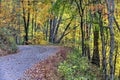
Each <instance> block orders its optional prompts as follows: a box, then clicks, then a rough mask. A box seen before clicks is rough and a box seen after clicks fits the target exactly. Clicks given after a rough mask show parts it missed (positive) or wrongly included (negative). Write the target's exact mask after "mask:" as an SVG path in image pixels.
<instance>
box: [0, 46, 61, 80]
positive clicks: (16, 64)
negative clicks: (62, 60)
mask: <svg viewBox="0 0 120 80" xmlns="http://www.w3.org/2000/svg"><path fill="white" fill-rule="evenodd" d="M18 48H19V52H18V53H17V54H12V55H7V56H3V57H0V80H18V79H19V78H20V77H22V76H23V73H24V71H25V70H27V69H29V68H30V67H32V65H34V64H35V63H37V62H40V61H42V60H44V59H46V58H48V57H49V56H51V55H53V54H55V53H56V52H58V51H59V49H58V47H52V46H37V45H36V46H26V45H24V46H18Z"/></svg>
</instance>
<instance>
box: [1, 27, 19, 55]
mask: <svg viewBox="0 0 120 80" xmlns="http://www.w3.org/2000/svg"><path fill="white" fill-rule="evenodd" d="M12 33H13V32H12V31H11V30H9V29H7V28H0V50H1V52H0V56H1V55H6V54H8V53H14V52H16V51H17V45H16V43H15V39H14V37H13V34H12Z"/></svg>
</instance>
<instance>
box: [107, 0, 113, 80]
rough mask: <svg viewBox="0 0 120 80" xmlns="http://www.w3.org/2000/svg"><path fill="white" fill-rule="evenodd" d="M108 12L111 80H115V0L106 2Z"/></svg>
mask: <svg viewBox="0 0 120 80" xmlns="http://www.w3.org/2000/svg"><path fill="white" fill-rule="evenodd" d="M106 5H107V10H108V23H109V25H108V27H109V31H110V52H109V53H110V55H109V66H110V80H114V64H113V53H114V28H113V22H114V6H115V5H114V0H106Z"/></svg>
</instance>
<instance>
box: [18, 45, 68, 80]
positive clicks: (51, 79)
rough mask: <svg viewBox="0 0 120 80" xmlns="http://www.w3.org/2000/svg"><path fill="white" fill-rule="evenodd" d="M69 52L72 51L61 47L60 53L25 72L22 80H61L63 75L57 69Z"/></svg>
mask: <svg viewBox="0 0 120 80" xmlns="http://www.w3.org/2000/svg"><path fill="white" fill-rule="evenodd" d="M68 51H70V50H69V49H68V48H63V47H61V49H60V51H59V52H58V53H56V54H55V55H53V56H50V57H49V58H48V59H46V60H44V61H42V62H39V63H37V64H35V65H34V66H33V67H32V68H30V69H28V70H27V71H25V74H24V77H22V78H21V79H20V80H61V76H62V75H61V74H60V73H59V72H58V70H57V67H58V65H59V63H60V62H62V61H63V60H65V59H66V55H67V52H68Z"/></svg>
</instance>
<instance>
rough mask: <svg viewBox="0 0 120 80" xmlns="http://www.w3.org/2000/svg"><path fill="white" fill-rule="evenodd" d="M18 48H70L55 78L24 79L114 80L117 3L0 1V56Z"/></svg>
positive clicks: (119, 64)
mask: <svg viewBox="0 0 120 80" xmlns="http://www.w3.org/2000/svg"><path fill="white" fill-rule="evenodd" d="M19 45H28V46H29V45H41V46H49V45H51V46H63V47H66V48H69V49H70V51H67V52H68V53H67V54H65V55H64V56H65V57H66V58H65V59H64V60H62V61H60V62H59V64H58V65H57V72H58V73H59V74H60V75H59V78H54V79H30V80H120V0H0V57H3V56H6V55H10V54H13V53H16V52H18V51H17V50H18V48H17V46H19ZM25 80H27V79H25Z"/></svg>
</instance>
